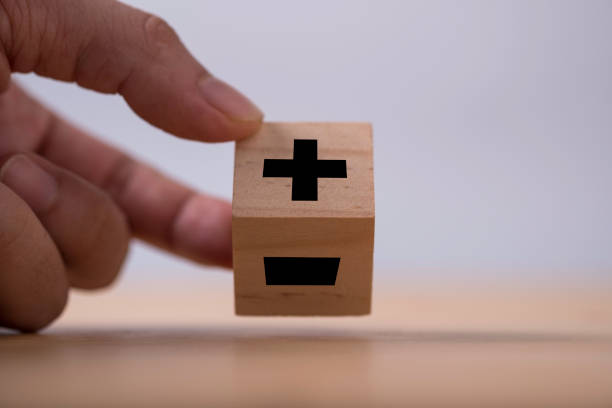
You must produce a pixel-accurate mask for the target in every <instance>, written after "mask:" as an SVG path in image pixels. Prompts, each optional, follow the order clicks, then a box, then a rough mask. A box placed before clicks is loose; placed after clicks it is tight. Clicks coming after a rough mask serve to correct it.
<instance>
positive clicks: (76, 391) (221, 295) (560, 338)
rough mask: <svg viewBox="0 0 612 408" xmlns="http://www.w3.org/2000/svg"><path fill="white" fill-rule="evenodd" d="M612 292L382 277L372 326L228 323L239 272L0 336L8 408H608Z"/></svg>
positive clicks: (133, 295)
mask: <svg viewBox="0 0 612 408" xmlns="http://www.w3.org/2000/svg"><path fill="white" fill-rule="evenodd" d="M611 295H612V285H608V284H592V285H590V286H588V285H584V284H583V285H561V284H558V285H550V284H549V285H543V284H540V285H534V284H531V285H527V284H517V283H515V284H501V283H499V282H497V283H495V284H485V283H483V282H480V283H464V284H448V283H434V282H431V283H428V284H426V283H416V282H408V281H402V282H386V283H385V282H379V283H376V284H375V292H374V313H373V315H372V316H370V317H365V318H363V317H362V318H300V319H297V318H259V317H258V318H251V317H235V316H233V306H232V301H233V298H232V288H231V277H230V276H221V277H218V276H217V277H215V278H214V279H208V278H206V279H201V280H200V279H194V280H193V281H190V282H184V281H183V282H176V283H173V284H167V283H166V284H156V283H149V284H140V285H137V284H134V283H130V284H121V285H119V286H118V287H117V288H115V290H113V291H110V292H104V293H101V294H97V295H94V296H90V295H87V296H86V295H83V294H76V295H73V297H72V299H71V303H70V305H69V308H68V310H67V312H66V313H65V315H64V316H63V317H62V319H61V320H60V321H59V322H58V323H57V324H56V325H54V326H53V327H52V328H50V329H48V330H47V331H45V332H43V333H42V334H39V335H27V336H23V335H15V334H13V333H9V332H2V333H0V407H20V406H33V407H71V406H75V407H88V406H101V407H102V406H103V407H110V406H113V407H115V406H143V407H156V406H160V407H162V406H163V407H168V406H172V407H175V406H199V407H203V406H210V407H226V406H227V407H240V406H254V407H270V406H271V407H301V406H337V407H344V406H346V407H361V406H372V407H387V406H388V407H394V406H419V407H428V406H453V407H457V406H488V407H491V406H504V407H507V406H537V407H542V406H555V407H565V406H567V407H612V296H611Z"/></svg>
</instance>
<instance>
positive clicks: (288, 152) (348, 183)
mask: <svg viewBox="0 0 612 408" xmlns="http://www.w3.org/2000/svg"><path fill="white" fill-rule="evenodd" d="M295 140H316V141H317V154H318V157H317V159H319V160H323V161H329V160H337V159H340V160H345V161H346V177H345V178H335V177H321V178H318V180H317V191H318V198H317V200H316V201H295V200H292V187H293V183H294V182H295V181H294V180H292V178H290V177H263V167H264V161H265V160H266V159H272V160H278V159H281V160H286V161H288V160H291V159H292V158H293V155H294V142H295ZM232 213H233V215H234V216H239V217H373V216H374V177H373V164H372V128H371V126H370V125H369V124H367V123H265V124H264V125H263V126H262V128H261V130H260V131H259V132H258V133H257V134H255V135H254V136H252V137H250V138H247V139H245V140H242V141H240V142H237V143H236V154H235V171H234V195H233V200H232Z"/></svg>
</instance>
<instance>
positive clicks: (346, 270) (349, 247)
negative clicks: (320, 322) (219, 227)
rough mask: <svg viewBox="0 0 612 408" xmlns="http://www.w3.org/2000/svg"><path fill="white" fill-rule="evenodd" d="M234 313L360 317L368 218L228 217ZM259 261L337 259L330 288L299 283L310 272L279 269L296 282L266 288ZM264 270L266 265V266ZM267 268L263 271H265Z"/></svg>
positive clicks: (368, 256) (367, 275) (370, 231)
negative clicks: (232, 255)
mask: <svg viewBox="0 0 612 408" xmlns="http://www.w3.org/2000/svg"><path fill="white" fill-rule="evenodd" d="M232 228H233V237H234V238H233V239H234V242H233V245H234V270H235V272H234V289H235V300H236V304H235V305H236V314H238V315H288V316H289V315H295V316H308V315H322V316H323V315H329V316H340V315H364V314H369V313H370V308H371V293H372V257H373V243H374V219H373V218H339V219H334V218H251V217H234V219H233V222H232ZM265 258H268V259H270V258H283V259H284V258H309V259H312V258H325V259H334V258H340V260H339V264H338V267H337V271H335V272H336V275H335V282H334V284H333V285H331V284H327V285H309V284H299V280H300V279H306V280H308V278H309V276H308V275H309V274H310V273H317V271H316V270H313V271H308V270H306V271H301V272H300V271H296V270H295V269H286V270H281V271H280V273H281V274H286V276H287V277H291V275H292V274H296V273H297V274H300V273H301V274H302V276H292V277H291V278H293V279H294V280H296V281H297V284H292V285H285V284H267V281H266V275H267V274H268V275H269V273H270V271H269V270H268V271H267V270H266V265H265V260H264V259H265ZM268 266H269V265H268ZM268 269H269V268H268Z"/></svg>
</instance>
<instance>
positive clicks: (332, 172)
mask: <svg viewBox="0 0 612 408" xmlns="http://www.w3.org/2000/svg"><path fill="white" fill-rule="evenodd" d="M232 215H233V217H232V230H233V248H234V255H233V256H234V293H235V301H236V314H238V315H302V316H308V315H335V316H338V315H363V314H368V313H370V304H371V292H372V258H373V246H374V180H373V167H372V128H371V126H370V124H366V123H266V124H264V125H263V127H262V129H261V130H260V131H259V132H258V133H257V134H256V135H255V136H253V137H251V138H249V139H246V140H244V141H241V142H238V143H236V157H235V172H234V197H233V203H232Z"/></svg>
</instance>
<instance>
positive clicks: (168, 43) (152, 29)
mask: <svg viewBox="0 0 612 408" xmlns="http://www.w3.org/2000/svg"><path fill="white" fill-rule="evenodd" d="M144 33H145V40H146V46H147V49H148V51H149V52H150V53H151V54H153V55H155V56H157V55H159V54H161V53H163V52H164V51H165V50H167V49H171V48H174V47H176V46H177V45H178V44H180V40H179V37H178V35H177V34H176V32H175V31H174V29H173V28H172V27H171V26H170V25H169V24H168V23H167V22H166V21H165V20H163V19H161V18H160V17H158V16H156V15H153V14H147V15H146V17H145V19H144Z"/></svg>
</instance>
